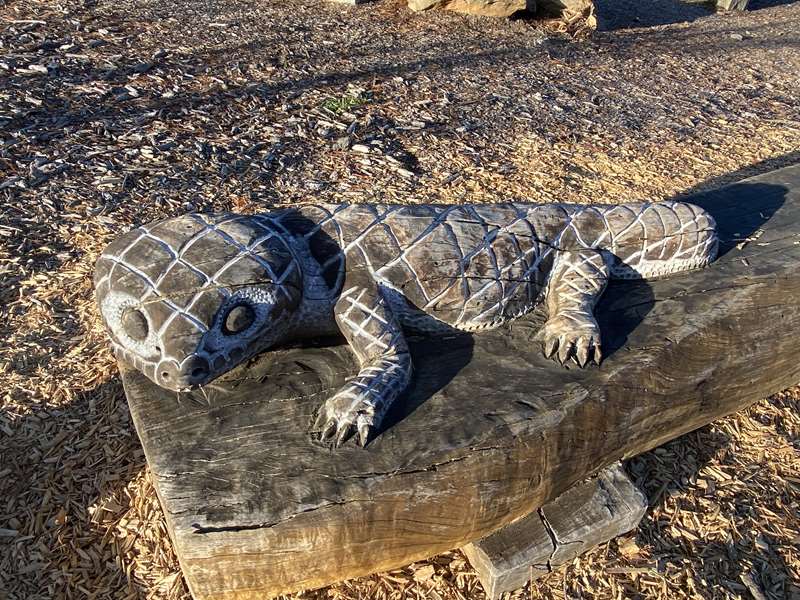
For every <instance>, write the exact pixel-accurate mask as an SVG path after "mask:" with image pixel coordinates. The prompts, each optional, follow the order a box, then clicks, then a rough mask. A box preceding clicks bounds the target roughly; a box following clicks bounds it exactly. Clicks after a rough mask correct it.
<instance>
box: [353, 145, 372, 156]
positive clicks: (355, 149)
mask: <svg viewBox="0 0 800 600" xmlns="http://www.w3.org/2000/svg"><path fill="white" fill-rule="evenodd" d="M351 150H353V152H361V153H363V154H369V146H365V145H364V144H354V145H353V147H352V148H351Z"/></svg>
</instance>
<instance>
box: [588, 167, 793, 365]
mask: <svg viewBox="0 0 800 600" xmlns="http://www.w3.org/2000/svg"><path fill="white" fill-rule="evenodd" d="M786 190H787V188H785V187H784V186H781V185H774V184H766V183H758V182H747V181H745V182H741V183H736V184H732V185H729V186H726V187H723V188H720V189H715V190H709V191H704V192H699V193H695V194H692V195H690V196H685V197H680V198H677V199H679V200H681V201H687V202H690V203H692V204H695V205H697V206H699V207H701V208H703V209H704V210H706V211H708V212H709V214H711V216H712V217H714V220H715V221H716V223H717V235H718V237H719V242H720V243H719V251H718V254H717V259H716V260H719V259H721V258H723V257H724V256H725V255H726V254H728V253H729V252H731V250H734V249H735V248H737V246H739V245H741V244H747V243H750V242H751V241H753V242H754V241H756V239H757V238H758V236H759V235H760V233H759V232H760V231H761V227H762V226H763V225H764V224H765V223H766V222H767V221H769V220H770V219H771V218H772V215H774V214H775V212H776V211H777V210H778V209H779V208H780V207H781V206H782V205H783V203H784V201H785V198H786ZM711 268H714V267H713V266H712V267H711ZM694 276H696V275H695V274H692V273H685V274H682V275H681V274H676V275H672V276H670V277H667V278H665V279H674V280H675V284H676V286H678V287H680V278H681V277H694ZM655 302H656V294H655V292H654V290H653V286H652V280H644V279H632V280H617V281H612V282H611V283H610V284H609V286H608V288H607V289H606V291H605V293H604V294H603V296H602V298H601V299H600V301H599V302H598V305H597V308H596V310H595V315H596V317H597V321H598V323H599V325H600V330H601V332H602V334H603V354H604V356H605V358H606V359H607V358H609V357H611V356H613V355H614V353H615V352H617V351H618V350H619V349H620V348H623V347H624V346H625V345H626V344H627V342H628V338H629V336H630V334H631V333H632V332H633V331H634V330H635V329H636V327H637V326H638V325H639V324H640V323H641V322H642V321H643V320H644V318H645V317H646V316H647V314H648V313H649V312H650V311H651V310H652V308H653V306H654V305H655Z"/></svg>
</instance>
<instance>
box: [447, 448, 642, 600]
mask: <svg viewBox="0 0 800 600" xmlns="http://www.w3.org/2000/svg"><path fill="white" fill-rule="evenodd" d="M646 510H647V498H645V497H644V494H642V492H640V491H639V490H638V489H637V488H636V486H635V485H634V483H633V482H632V481H631V480H630V478H629V477H628V475H627V474H626V473H625V470H624V469H623V468H622V465H621V464H619V463H617V464H614V465H611V466H610V467H607V468H605V469H603V470H602V471H601V472H600V473H598V474H597V476H595V477H592V478H590V479H587V480H585V481H580V482H578V483H576V484H575V485H574V486H572V487H571V488H569V489H568V490H567V491H566V492H564V493H563V494H561V495H560V496H558V498H556V499H555V500H551V501H550V502H548V503H547V504H545V505H544V506H542V507H541V508H540V509H539V510H538V511H534V512H532V513H530V514H528V515H526V516H524V517H522V518H521V519H519V520H518V521H514V522H513V523H511V524H510V525H507V526H506V527H503V528H502V529H500V530H498V531H495V532H494V533H492V534H490V535H488V536H486V537H485V538H483V539H481V540H477V541H475V542H473V543H470V544H467V545H466V546H464V547H463V548H462V550H463V551H464V554H466V555H467V558H468V559H469V561H470V564H471V565H472V567H473V568H474V569H475V571H476V572H477V573H478V577H479V578H480V580H481V583H482V584H483V588H484V590H485V591H486V595H487V596H489V598H492V599H496V598H499V597H500V595H501V594H502V593H503V592H510V591H512V590H516V589H518V588H521V587H522V586H524V585H525V584H526V583H527V582H528V581H532V580H535V579H538V578H539V577H541V576H542V575H546V574H547V573H549V572H550V571H551V570H552V569H554V568H556V567H558V566H560V565H563V564H565V563H567V562H569V561H571V560H572V559H574V558H575V557H576V556H578V555H579V554H582V553H584V552H586V551H587V550H589V549H591V548H593V547H595V546H597V545H598V544H602V543H603V542H607V541H608V540H610V539H612V538H615V537H617V536H618V535H622V534H623V533H626V532H628V531H630V530H632V529H634V528H635V527H636V526H637V525H638V524H639V521H641V519H642V517H643V516H644V513H645V511H646Z"/></svg>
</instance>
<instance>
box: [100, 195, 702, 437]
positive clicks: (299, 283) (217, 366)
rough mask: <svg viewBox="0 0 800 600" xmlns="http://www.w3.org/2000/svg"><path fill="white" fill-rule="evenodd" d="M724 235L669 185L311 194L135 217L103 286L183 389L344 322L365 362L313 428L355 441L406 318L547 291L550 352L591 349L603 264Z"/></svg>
mask: <svg viewBox="0 0 800 600" xmlns="http://www.w3.org/2000/svg"><path fill="white" fill-rule="evenodd" d="M716 251H717V235H716V231H715V224H714V221H713V219H712V218H711V217H710V216H709V215H708V214H707V213H706V212H704V211H703V210H701V209H700V208H698V207H696V206H692V205H690V204H684V203H679V202H664V203H652V204H645V203H643V204H626V205H619V206H610V205H609V206H606V205H594V206H583V205H567V204H546V205H536V204H523V203H514V204H511V203H509V204H493V205H464V206H436V205H425V206H398V205H373V204H355V205H348V204H340V205H313V206H301V207H297V208H290V209H278V210H275V211H272V212H267V213H264V214H257V215H236V214H215V215H210V214H200V213H192V214H186V215H182V216H179V217H175V218H171V219H166V220H162V221H158V222H156V223H152V224H149V225H144V226H142V227H139V228H137V229H135V230H133V231H131V232H129V233H127V234H125V235H123V236H121V237H120V238H118V239H117V240H115V241H114V242H113V243H112V244H110V245H109V246H108V248H107V249H106V250H105V251H104V252H103V254H102V256H101V257H100V259H99V260H98V263H97V269H96V275H95V287H96V295H97V301H98V304H99V306H100V310H101V313H102V316H103V320H104V322H105V324H106V326H107V328H108V330H109V333H110V337H111V340H112V343H113V347H114V350H115V353H116V355H117V357H118V358H120V359H121V360H124V361H126V362H128V363H129V364H132V365H133V366H135V367H136V368H138V369H139V370H141V371H142V372H143V373H144V374H145V375H146V376H147V377H149V378H150V379H151V380H153V381H154V382H156V383H157V384H159V385H161V386H163V387H166V388H169V389H173V390H177V391H183V390H189V389H192V388H196V387H198V386H202V385H204V384H206V383H208V382H210V381H212V380H213V379H214V378H215V377H217V376H219V375H221V374H223V373H225V372H227V371H229V370H230V369H232V368H233V367H235V366H236V365H238V364H240V363H242V362H243V361H245V360H247V359H249V358H250V357H252V356H253V355H255V354H257V353H259V352H261V351H263V350H266V349H268V348H271V347H274V346H276V345H279V344H281V343H285V342H287V341H294V340H297V339H302V338H307V337H312V336H316V335H324V334H330V333H334V332H336V331H337V330H338V331H339V332H341V333H342V334H343V335H344V337H345V338H346V339H347V342H348V344H349V345H350V347H351V348H352V350H353V352H354V354H355V356H356V357H357V359H358V362H359V364H360V370H359V372H358V374H357V375H356V376H355V377H353V378H352V379H350V380H349V381H348V382H347V383H346V384H345V385H344V387H343V388H342V389H341V390H339V391H338V392H336V393H335V394H334V395H333V396H332V397H331V398H329V399H328V400H327V401H326V402H325V403H324V405H323V406H322V407H321V409H320V411H319V413H318V417H317V419H316V422H315V428H314V429H315V431H316V432H317V433H319V434H320V436H321V438H322V439H323V440H332V441H333V443H334V444H335V445H339V444H342V443H343V442H345V441H346V440H347V439H348V438H350V437H351V436H352V435H353V434H354V433H355V434H357V439H358V440H359V441H360V442H361V444H362V445H364V444H366V443H367V441H368V439H369V438H370V435H371V434H372V432H373V431H374V430H375V428H376V427H377V426H378V425H379V423H380V421H381V419H382V418H383V416H384V414H385V413H386V410H387V408H388V407H389V406H390V404H391V403H392V401H393V400H394V399H395V398H396V397H397V396H398V395H399V394H400V393H401V392H402V391H403V389H404V388H405V387H406V386H407V385H408V382H409V380H410V377H411V371H412V364H411V357H410V355H409V351H408V346H407V344H406V340H405V337H404V333H403V332H404V329H416V330H419V331H423V332H428V333H431V334H435V333H438V332H443V331H448V330H452V329H453V328H455V329H460V330H464V331H480V330H483V329H489V328H494V327H497V326H500V325H502V324H504V323H507V322H508V321H510V320H512V319H514V318H516V317H519V316H521V315H524V314H525V313H527V312H529V311H530V310H532V309H533V308H534V307H535V306H536V305H537V304H540V303H544V304H545V306H546V308H547V312H548V320H547V321H546V323H545V325H544V326H543V327H542V329H541V331H540V333H539V337H540V339H541V342H542V344H543V349H544V352H545V354H546V355H547V356H550V357H554V358H557V359H558V360H559V361H560V362H562V363H565V362H567V361H574V362H575V363H577V364H578V365H579V366H585V365H586V364H587V363H588V362H590V361H591V360H594V361H595V362H597V363H598V364H599V362H600V359H601V347H602V344H601V336H600V331H599V328H598V325H597V322H596V321H595V318H594V306H595V304H596V302H597V300H598V299H599V298H600V296H601V295H602V293H603V290H604V289H605V287H606V284H607V282H608V280H609V279H611V278H653V277H660V276H665V275H669V274H671V273H676V272H680V271H686V270H689V269H695V268H699V267H703V266H705V265H707V264H708V263H709V262H710V261H712V260H713V259H714V258H715V256H716Z"/></svg>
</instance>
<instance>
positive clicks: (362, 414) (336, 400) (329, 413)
mask: <svg viewBox="0 0 800 600" xmlns="http://www.w3.org/2000/svg"><path fill="white" fill-rule="evenodd" d="M362 392H363V390H361V389H359V388H354V389H352V390H351V389H348V388H347V387H345V388H344V389H342V390H341V391H340V392H338V393H337V394H336V395H334V396H333V397H331V398H329V399H328V400H327V401H326V402H325V404H324V405H323V406H322V408H320V411H319V415H317V418H316V420H315V421H314V430H316V431H320V440H322V441H323V442H332V443H333V447H334V448H338V447H340V446H343V445H344V444H345V443H346V442H347V441H348V440H349V439H350V438H351V437H353V434H356V437H357V443H358V444H359V445H361V446H366V445H367V442H368V441H369V437H370V433H371V432H372V429H373V427H374V426H375V423H376V421H377V419H376V417H375V407H374V406H373V404H372V403H371V401H370V398H369V397H368V396H364V395H363V393H362ZM323 424H324V427H322V425H323Z"/></svg>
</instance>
